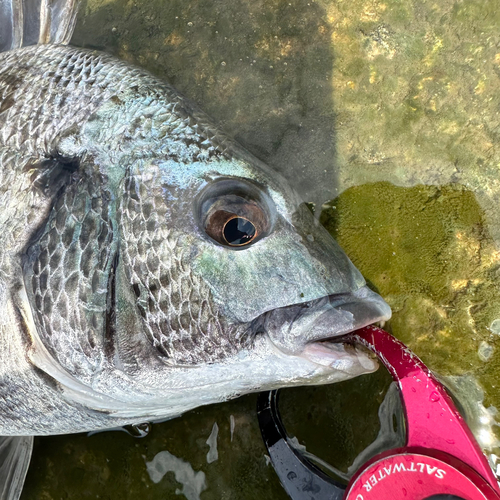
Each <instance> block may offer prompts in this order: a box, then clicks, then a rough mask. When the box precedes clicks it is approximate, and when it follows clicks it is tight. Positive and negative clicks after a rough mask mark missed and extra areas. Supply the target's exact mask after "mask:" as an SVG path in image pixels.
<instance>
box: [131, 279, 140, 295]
mask: <svg viewBox="0 0 500 500" xmlns="http://www.w3.org/2000/svg"><path fill="white" fill-rule="evenodd" d="M132 288H133V289H134V293H135V296H136V298H139V297H140V296H141V290H140V288H139V285H138V284H137V283H134V284H133V285H132Z"/></svg>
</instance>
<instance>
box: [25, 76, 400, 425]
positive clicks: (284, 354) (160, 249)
mask: <svg viewBox="0 0 500 500" xmlns="http://www.w3.org/2000/svg"><path fill="white" fill-rule="evenodd" d="M149 88H150V87H148V86H146V85H144V86H142V87H141V86H135V87H134V90H132V91H130V92H129V93H128V94H127V95H125V96H124V95H120V96H115V98H113V99H109V100H108V101H107V103H106V104H104V105H103V106H101V107H100V108H99V110H97V111H96V112H95V113H94V114H93V115H92V117H90V118H89V119H88V120H87V122H86V124H85V125H84V126H83V127H82V128H79V129H78V130H76V131H75V130H71V131H70V132H69V133H67V134H66V135H65V137H63V138H62V139H61V140H60V141H59V143H58V154H59V155H60V156H61V157H79V158H80V162H81V164H82V165H84V164H87V166H88V168H87V170H88V172H89V173H88V177H89V179H90V180H87V181H85V179H84V176H83V177H82V179H83V180H81V179H80V180H79V181H77V182H76V183H75V184H74V185H72V186H70V187H69V188H67V189H66V191H67V192H68V193H70V194H68V195H65V196H67V197H68V196H69V199H68V200H66V201H64V202H59V201H58V202H56V203H55V204H54V209H55V210H56V211H57V210H58V207H62V208H61V210H65V211H66V212H67V213H68V214H67V215H65V217H66V219H64V217H62V216H61V217H59V215H58V214H57V213H54V214H52V215H51V218H52V219H51V220H52V221H51V220H49V223H48V225H47V227H48V228H49V229H48V230H46V231H45V233H44V234H42V236H41V237H40V238H39V239H38V241H37V243H36V245H34V247H33V248H34V250H31V253H30V252H28V254H29V255H30V256H29V259H28V261H29V262H30V263H31V264H30V265H31V266H32V267H31V268H30V267H29V266H28V267H27V268H26V274H27V275H29V276H31V275H32V274H35V275H36V274H37V269H38V268H41V265H38V267H37V264H36V260H37V259H39V256H40V255H43V253H44V252H45V250H44V245H50V244H52V243H51V241H52V240H54V238H52V240H51V231H52V229H50V228H51V227H54V226H57V224H58V221H59V219H61V220H66V225H70V226H71V224H73V225H74V224H77V223H75V222H74V221H78V220H80V221H83V222H81V225H82V226H84V225H85V221H86V220H87V219H86V217H87V216H83V215H81V216H78V215H77V214H75V213H71V212H72V211H74V210H75V209H76V208H75V207H80V208H81V207H87V208H86V209H85V210H87V213H88V214H94V216H95V214H97V216H96V217H97V219H98V221H97V222H95V223H93V225H92V228H94V229H93V230H94V233H93V234H94V235H95V239H94V240H92V237H87V238H86V244H88V243H89V241H90V243H91V244H90V247H92V248H94V254H95V255H94V257H93V260H92V259H91V262H92V265H93V266H94V268H95V270H94V271H92V270H89V271H88V272H87V271H85V272H84V274H85V276H87V275H88V280H89V283H90V282H91V284H92V286H90V284H89V285H88V287H87V288H88V289H89V293H88V294H82V293H81V292H78V293H77V294H76V295H75V293H76V292H74V291H73V292H71V291H70V292H68V296H71V293H73V297H76V298H75V304H74V306H75V307H74V311H76V312H74V314H75V315H76V314H77V312H78V311H79V312H78V318H82V317H86V318H87V320H86V322H85V325H87V329H88V328H89V326H88V325H92V328H94V329H96V330H100V331H101V333H99V332H98V334H96V335H95V336H94V337H95V338H94V340H93V342H92V345H91V346H90V347H88V348H87V349H85V342H87V338H88V337H89V333H88V332H85V338H83V334H82V333H81V332H78V331H77V328H76V329H75V328H73V330H74V333H73V334H72V335H74V337H75V341H74V342H73V341H72V342H71V350H72V352H73V354H72V355H62V354H61V352H62V351H63V350H64V349H61V345H62V344H61V342H60V341H58V343H57V345H56V344H55V343H54V338H56V337H57V335H54V331H53V330H54V328H53V324H54V321H53V320H50V318H49V319H47V315H46V314H45V315H43V314H41V313H40V314H38V326H39V330H42V331H43V328H44V325H45V327H52V335H51V337H50V338H49V337H48V336H47V337H46V338H45V344H46V346H47V345H48V344H50V343H51V342H52V344H50V345H49V351H51V352H52V355H53V356H54V357H55V358H57V361H58V363H59V364H60V365H61V366H62V367H63V369H64V370H65V371H66V372H69V373H70V374H71V376H72V377H76V378H78V380H79V382H82V381H83V382H84V383H85V385H86V387H87V389H86V392H85V394H86V396H85V397H87V396H88V394H89V390H88V386H89V385H91V386H92V391H98V392H99V394H100V395H99V397H101V395H102V393H106V394H108V395H109V396H110V397H112V398H113V403H109V404H108V403H106V404H108V406H106V405H105V406H106V408H108V409H109V408H111V407H113V408H115V410H116V411H118V412H119V413H120V412H121V413H120V414H121V415H128V416H130V417H134V419H137V418H145V417H146V416H155V417H167V416H172V415H174V414H179V413H182V412H183V411H186V410H187V409H189V408H192V407H195V406H199V405H200V404H207V403H211V402H214V401H222V400H226V399H229V398H231V397H235V396H236V395H239V394H242V393H248V392H254V391H258V390H263V389H271V388H276V387H282V386H292V385H304V384H322V383H329V382H334V381H339V380H344V379H347V378H350V377H353V376H356V375H359V374H362V373H367V372H370V371H373V370H375V369H376V367H377V363H376V361H374V359H373V357H371V356H370V355H368V354H367V353H366V352H365V351H364V350H362V349H361V348H357V347H352V346H348V345H344V344H342V343H339V342H334V339H335V338H336V337H338V336H341V335H343V334H345V333H348V332H351V331H353V330H356V329H358V328H361V327H363V326H366V325H368V324H371V323H374V322H378V321H383V320H386V319H388V318H389V317H390V314H391V312H390V308H389V306H388V305H387V304H386V303H385V302H384V300H383V299H382V298H381V297H380V296H379V295H377V294H376V293H375V292H373V291H371V290H370V289H369V288H368V287H367V286H366V283H365V280H364V279H363V277H362V276H361V274H360V273H359V271H358V270H357V269H356V268H355V266H354V265H353V264H352V263H351V261H350V260H349V259H348V257H347V256H346V255H345V253H344V252H343V250H342V249H341V248H340V246H339V245H338V244H337V243H336V241H335V240H334V239H333V238H332V237H331V236H330V234H329V233H328V232H327V231H326V230H325V229H324V228H323V227H322V226H321V224H319V222H318V221H317V220H316V219H315V218H314V216H313V215H312V213H311V212H310V210H309V209H308V208H307V206H306V205H305V204H304V203H303V202H302V201H301V200H300V198H299V197H298V196H297V194H296V193H295V192H294V191H293V189H292V188H291V187H290V186H289V184H288V183H287V182H286V180H285V179H283V178H282V177H281V176H280V175H278V174H277V173H275V172H273V171H272V170H271V169H270V168H269V167H267V166H266V165H265V164H263V163H262V162H261V161H259V160H258V159H256V158H255V157H253V156H252V155H251V154H249V153H248V152H246V151H245V150H244V149H243V148H241V147H240V146H238V145H237V144H236V143H234V142H233V141H232V140H231V139H229V138H227V137H226V136H225V135H224V134H222V133H220V132H218V131H216V129H214V127H213V126H212V124H211V122H210V121H209V120H208V119H207V118H206V117H204V115H202V114H201V113H200V112H198V111H197V110H196V109H195V108H193V107H192V106H191V105H190V104H188V103H186V101H185V100H183V99H182V98H180V97H178V96H177V95H176V94H175V95H174V97H172V92H173V91H172V89H171V88H170V87H165V86H164V87H163V89H164V90H163V92H161V91H158V90H157V89H156V90H154V92H152V91H150V90H148V89H149ZM165 88H166V90H165ZM160 90H161V86H160ZM172 102H174V105H172ZM214 130H215V131H214ZM84 170H85V169H84V168H83V166H81V167H80V171H84ZM78 182H80V184H81V186H78ZM98 186H99V188H98ZM82 188H83V190H84V191H85V189H86V190H87V192H88V193H90V194H89V196H90V198H91V200H90V201H85V202H79V203H76V202H75V201H74V199H79V198H78V196H79V195H77V194H71V191H72V190H74V192H75V193H78V190H79V189H82ZM95 198H98V200H97V201H95ZM72 200H73V201H72ZM92 200H94V201H92ZM103 200H104V201H103ZM68 207H69V208H68ZM104 212H105V213H104ZM60 226H61V227H62V228H64V227H66V226H64V224H61V225H60ZM104 226H106V227H107V229H106V230H104V229H102V227H104ZM99 227H101V229H99ZM61 231H62V232H63V233H64V231H66V229H61ZM82 231H83V229H82V228H81V229H80V234H82ZM52 232H53V231H52ZM103 232H104V233H105V237H101V236H102V233H103ZM75 234H76V233H75V232H74V230H72V232H71V238H72V239H71V238H69V237H67V238H65V237H64V234H63V235H62V236H61V235H60V236H59V238H60V240H61V241H63V243H64V241H67V242H69V243H68V245H70V246H71V245H72V244H73V243H72V242H74V241H75ZM58 241H59V240H58ZM53 244H54V245H59V246H61V243H60V241H59V242H57V241H56V243H53ZM80 246H81V245H80ZM90 247H89V248H90ZM85 248H86V249H87V247H85ZM86 249H85V250H84V251H83V253H82V255H83V254H84V253H85V251H86ZM63 250H64V249H63ZM67 251H68V249H66V250H64V252H67ZM91 251H92V250H89V252H91ZM51 252H52V253H51ZM48 253H51V254H53V253H54V251H53V250H50V251H49V252H48ZM37 255H38V257H37ZM89 255H90V254H89ZM61 259H62V260H63V261H64V262H66V261H67V259H66V257H62V258H61ZM61 259H59V261H60V260H61ZM74 262H75V265H76V266H80V267H82V266H83V265H84V261H83V257H82V258H81V259H80V260H79V261H78V260H75V261H74ZM89 265H90V264H88V265H87V266H85V267H88V266H89ZM73 271H74V269H73V270H71V269H69V270H67V271H65V272H66V273H69V272H73ZM96 276H97V277H96ZM94 281H95V282H96V283H94ZM31 283H33V285H31ZM47 283H49V285H47ZM42 285H43V286H46V287H49V286H50V278H49V279H48V280H47V279H46V278H45V279H44V280H43V281H42V279H41V278H40V277H35V278H33V280H32V281H31V282H30V286H33V287H34V289H33V290H34V291H33V292H32V301H33V302H35V303H36V302H37V300H38V303H42V302H43V301H42V299H37V297H36V294H37V293H38V290H40V289H41V287H42ZM91 291H93V292H95V294H98V293H101V296H100V299H99V300H97V299H89V296H91V293H90V292H91ZM46 295H47V294H46ZM89 302H91V304H89ZM99 304H101V306H100V307H101V310H102V316H103V318H104V319H103V320H102V321H100V320H99V319H97V320H96V319H95V315H96V313H95V311H96V310H98V305H99ZM55 309H56V306H54V305H52V306H51V313H53V311H54V310H55ZM70 314H72V313H70ZM60 316H61V315H60V314H59V315H58V316H57V318H56V319H57V321H58V322H59V323H58V324H60V323H61V318H60ZM44 322H45V323H44ZM75 322H76V320H75V321H73V323H75ZM68 325H69V326H70V327H71V325H72V323H68ZM70 327H68V328H66V330H63V329H61V332H60V336H61V337H64V338H67V336H68V331H70ZM99 335H100V337H99ZM96 338H97V341H96V340H95V339H96ZM64 342H66V344H67V343H68V341H67V340H65V341H64ZM79 346H83V347H79ZM75 350H76V351H79V352H77V354H75V353H74V352H75ZM96 353H97V354H96ZM75 360H77V361H75ZM82 367H83V368H82ZM82 374H83V375H82ZM52 375H53V376H54V377H55V378H57V379H58V380H59V381H60V382H61V380H62V377H61V376H60V375H59V376H57V375H54V373H53V374H52ZM106 378H107V379H106ZM111 379H113V380H114V382H110V380H111ZM125 381H126V382H125ZM124 384H125V385H124ZM70 385H72V383H66V386H67V387H69V386H70ZM124 387H126V389H125V388H124ZM73 388H74V391H73V397H74V399H78V397H79V396H77V395H75V394H76V392H78V389H77V387H76V385H75V384H73ZM118 388H121V389H118ZM120 391H121V392H120ZM69 392H70V391H69V390H67V391H66V394H69ZM120 398H121V399H120ZM117 400H121V401H122V403H123V405H122V406H120V405H119V407H116V401H117ZM96 401H97V398H94V405H95V404H96Z"/></svg>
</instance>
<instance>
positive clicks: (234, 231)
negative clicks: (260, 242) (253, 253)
mask: <svg viewBox="0 0 500 500" xmlns="http://www.w3.org/2000/svg"><path fill="white" fill-rule="evenodd" d="M255 233H256V229H255V226H254V225H253V224H252V223H251V222H250V221H249V220H248V219H244V218H243V217H233V218H232V219H230V220H228V221H227V223H226V225H225V226H224V229H223V230H222V234H223V235H224V239H225V240H226V241H227V243H228V244H229V245H233V246H241V245H246V244H247V243H250V242H251V241H252V240H253V239H254V237H255Z"/></svg>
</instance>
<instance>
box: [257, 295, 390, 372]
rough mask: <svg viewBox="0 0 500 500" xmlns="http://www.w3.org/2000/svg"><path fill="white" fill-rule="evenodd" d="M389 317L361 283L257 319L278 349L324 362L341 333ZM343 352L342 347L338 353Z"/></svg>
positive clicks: (386, 309)
mask: <svg viewBox="0 0 500 500" xmlns="http://www.w3.org/2000/svg"><path fill="white" fill-rule="evenodd" d="M390 317H391V309H390V307H389V305H388V304H387V303H386V302H385V301H384V300H383V299H382V297H380V295H378V294H377V293H375V292H373V291H372V290H370V289H369V288H368V287H367V286H363V287H361V288H358V289H357V290H355V291H352V292H349V293H338V294H332V295H326V296H323V297H321V298H319V299H315V300H313V301H310V302H304V303H296V304H291V305H289V306H285V307H282V308H278V309H274V310H272V311H268V312H267V313H264V314H263V315H262V317H260V318H259V320H260V321H259V323H260V325H261V327H262V329H263V331H264V332H265V333H266V334H267V336H268V337H269V339H270V340H271V342H272V343H273V344H274V345H275V347H276V348H278V349H279V350H280V351H282V352H284V353H285V354H288V355H296V356H301V357H305V358H307V359H310V360H311V361H314V362H315V363H318V361H319V364H322V365H325V364H326V363H327V362H328V359H330V358H331V356H330V354H331V351H332V350H333V351H339V349H340V346H341V345H342V344H343V342H342V337H343V336H344V335H346V334H348V333H350V332H353V331H355V330H359V329H360V328H363V327H365V326H368V325H371V324H374V323H378V322H382V321H387V320H388V319H390ZM332 344H336V345H337V347H334V346H332ZM344 347H345V346H344ZM321 353H323V354H325V356H326V359H325V360H321V359H320V357H321ZM337 353H338V352H337ZM345 355H346V353H345V349H344V351H343V353H342V356H344V357H345ZM356 355H358V353H357V354H356ZM318 356H319V357H318ZM332 360H333V358H332Z"/></svg>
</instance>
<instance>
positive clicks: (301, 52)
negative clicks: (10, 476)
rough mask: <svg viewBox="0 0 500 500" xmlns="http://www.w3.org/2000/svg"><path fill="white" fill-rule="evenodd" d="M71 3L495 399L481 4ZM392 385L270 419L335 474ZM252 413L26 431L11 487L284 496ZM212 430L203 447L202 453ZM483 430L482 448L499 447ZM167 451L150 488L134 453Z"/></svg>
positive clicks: (332, 397)
mask: <svg viewBox="0 0 500 500" xmlns="http://www.w3.org/2000/svg"><path fill="white" fill-rule="evenodd" d="M82 7H83V8H82V10H81V12H80V16H79V21H78V26H77V30H76V33H75V36H74V38H73V42H72V43H73V44H74V45H77V46H85V47H94V48H99V49H103V50H106V51H108V52H110V53H113V54H116V55H117V56H119V57H121V58H123V59H126V60H128V61H130V62H133V63H136V64H139V65H141V66H143V67H145V68H147V69H149V70H150V71H152V72H154V73H156V74H157V75H160V76H162V77H164V78H165V79H167V80H168V81H170V82H171V83H172V84H174V85H175V86H176V87H177V88H178V89H179V90H180V91H181V92H182V93H184V94H185V95H186V96H188V97H189V98H191V99H192V100H193V101H195V102H197V103H198V104H199V105H200V106H201V107H202V108H203V109H204V110H205V111H207V112H208V113H209V114H210V115H212V116H213V117H214V118H215V119H216V120H217V121H219V122H220V123H221V125H222V127H223V128H224V129H225V130H226V131H228V132H229V133H231V134H232V135H233V136H234V137H236V138H237V139H238V140H239V141H240V142H241V143H242V144H243V145H244V146H245V147H246V148H247V149H249V150H250V151H252V152H253V153H254V154H256V155H257V156H258V157H259V158H261V159H263V160H264V161H266V162H267V163H269V164H270V165H271V166H272V167H274V168H275V169H276V170H278V171H280V172H282V173H283V174H284V175H285V176H286V177H287V178H288V179H289V180H290V182H292V183H293V184H295V186H296V188H297V189H298V190H299V191H300V193H301V194H302V196H303V197H304V199H305V200H307V201H310V202H313V203H315V205H316V212H317V214H318V215H320V214H321V220H322V222H323V223H324V224H325V225H326V227H327V228H328V229H329V230H330V231H331V233H332V234H333V235H334V237H336V238H337V240H338V241H339V242H340V244H341V245H342V246H343V248H344V249H345V250H346V252H347V254H348V255H349V256H350V258H351V259H352V260H353V262H354V263H355V265H356V266H357V267H358V268H359V269H360V270H361V272H362V273H363V274H364V276H365V277H366V278H367V280H368V281H369V283H370V285H371V286H372V287H373V288H374V289H376V290H378V291H379V292H380V293H381V294H382V295H383V296H384V298H386V300H387V301H388V302H389V304H390V305H391V307H392V308H393V311H394V317H393V319H392V320H391V321H390V322H389V324H387V325H386V328H387V329H389V330H390V331H391V332H392V333H394V334H395V335H396V336H397V337H398V338H400V339H401V340H403V341H404V342H405V343H407V344H408V345H409V346H410V347H411V348H412V349H413V350H414V351H415V352H416V353H417V354H418V355H419V356H420V357H421V358H422V359H423V360H424V361H425V362H426V363H427V364H428V365H429V366H430V367H431V368H432V369H433V370H435V371H436V372H437V373H438V374H440V376H442V377H444V380H447V381H448V384H449V385H450V386H452V387H453V388H454V390H455V391H456V393H457V395H458V397H459V398H460V397H461V398H462V399H463V400H468V401H467V402H468V406H466V410H467V411H468V413H469V414H470V415H473V414H474V412H476V413H477V412H478V411H479V410H480V411H483V410H484V411H487V410H486V409H485V408H488V407H490V406H493V407H498V408H500V393H499V391H498V386H497V380H498V375H499V370H500V344H499V335H500V327H499V326H498V325H499V324H500V290H499V286H498V283H499V278H500V253H499V251H498V248H499V247H498V243H499V241H500V221H499V215H498V214H499V211H498V209H497V207H498V201H499V194H500V176H499V175H498V167H499V165H500V147H499V146H498V133H499V116H500V115H499V114H498V109H499V105H500V102H499V101H500V92H498V90H499V77H500V49H499V47H500V30H499V28H498V26H500V11H499V9H498V5H497V2H496V1H495V0H490V1H477V0H464V1H459V2H458V1H457V2H456V1H452V0H449V1H447V0H443V1H440V2H427V1H422V2H411V1H410V0H400V1H396V0H389V1H385V0H384V1H377V0H371V1H369V0H368V1H365V0H353V1H350V2H344V1H330V0H321V1H312V0H300V1H288V0H286V1H278V0H273V1H263V0H262V1H247V0H242V1H239V2H231V1H228V0H218V1H213V0H212V1H208V0H206V1H195V2H184V1H182V2H181V1H180V0H171V1H170V0H169V1H166V0H148V1H146V0H140V1H139V0H137V1H135V2H134V1H125V0H117V1H112V0H88V1H87V2H85V1H84V4H83V6H82ZM324 202H328V203H326V205H325V206H323V207H322V208H321V204H322V203H324ZM446 377H451V378H446ZM389 381H390V379H389V377H388V375H387V374H386V373H384V372H383V371H379V372H378V373H376V374H372V375H370V376H365V377H360V378H359V379H356V380H353V381H348V382H345V383H342V384H338V385H336V386H328V387H317V388H298V389H293V390H287V391H285V392H284V393H283V397H282V413H283V418H284V420H285V423H286V425H287V427H288V429H289V431H290V433H292V434H295V435H296V436H297V437H298V439H299V441H300V442H301V443H302V444H305V445H306V446H307V449H308V450H309V451H311V452H313V453H316V454H317V455H319V456H321V457H322V458H324V459H325V460H327V461H329V462H330V463H332V464H333V465H335V466H337V467H339V468H341V469H343V470H346V468H347V467H348V465H349V464H350V462H351V461H352V460H353V459H354V457H355V456H356V454H357V453H358V452H359V451H361V450H362V449H363V448H364V447H365V446H367V445H368V444H369V443H370V442H371V441H372V440H373V439H374V438H375V437H376V435H377V432H378V426H377V425H378V424H377V422H378V418H377V408H378V405H379V404H380V403H381V401H382V399H383V397H384V393H385V390H386V389H387V387H388V383H389ZM476 383H479V384H480V386H479V387H480V388H482V390H483V391H484V401H481V399H482V398H483V395H482V393H481V389H479V388H478V386H476V385H475V384H476ZM476 402H477V403H482V404H484V406H482V405H479V404H476ZM255 406H256V396H255V395H250V396H245V397H242V398H240V399H238V400H235V401H231V402H228V403H224V404H220V405H214V406H210V407H206V408H200V409H197V410H194V411H192V412H189V413H188V414H186V415H184V416H183V417H181V418H178V419H175V420H172V421H170V422H165V423H163V424H155V425H153V427H152V430H151V432H150V433H149V435H148V436H147V437H145V438H142V439H137V438H133V437H131V436H128V435H127V434H125V433H122V432H109V433H102V434H96V435H94V436H92V437H87V436H85V435H77V436H61V437H51V438H39V439H37V440H36V442H35V452H34V457H33V462H32V465H31V468H30V471H29V473H28V479H27V483H26V487H25V490H24V492H23V496H22V498H23V500H27V499H59V498H71V499H76V500H78V499H87V498H102V499H115V498H151V499H169V498H184V497H186V498H189V499H190V500H191V499H196V498H200V499H201V500H209V499H224V498H227V499H230V498H231V499H234V498H237V499H245V498H255V497H258V498H262V499H271V498H272V499H280V498H282V499H285V498H286V495H285V494H284V492H283V491H282V489H281V487H280V485H279V483H278V480H277V479H276V477H275V475H274V473H273V470H272V467H271V466H270V465H268V464H267V460H266V457H265V448H264V445H263V444H262V440H261V438H260V433H259V429H258V424H257V419H256V413H255ZM478 408H479V410H478ZM483 413H484V412H483ZM494 413H495V412H494V410H493V409H491V410H490V411H489V412H488V415H490V416H491V419H492V421H494V420H493V419H494ZM471 418H472V417H471ZM215 422H216V423H217V425H218V428H219V432H218V436H217V440H216V443H217V448H216V449H217V454H218V458H217V460H215V461H213V462H211V463H208V460H207V454H208V453H209V451H210V450H212V454H211V455H210V456H211V457H212V458H213V456H214V454H213V451H214V450H213V448H214V444H213V439H212V441H211V444H212V447H210V446H209V445H208V444H207V439H208V438H209V436H210V435H211V432H212V430H213V426H214V423H215ZM231 422H234V428H233V431H231V429H232V424H231ZM473 429H474V431H475V432H476V434H477V435H480V434H481V428H480V427H477V426H474V425H473ZM483 431H484V429H483ZM483 435H484V432H483ZM488 436H489V438H488ZM488 436H487V438H486V439H484V440H483V441H482V442H481V443H482V445H483V446H484V447H485V449H487V451H488V452H494V451H495V450H496V453H497V454H500V453H499V451H498V449H497V448H495V447H496V446H497V442H496V441H495V436H494V435H492V434H491V433H489V434H488ZM488 439H490V440H489V441H488ZM164 451H168V452H169V454H170V455H168V456H167V455H162V456H163V457H164V459H165V460H163V462H162V464H163V465H161V464H160V465H161V467H163V469H162V471H163V472H165V474H164V475H163V476H162V478H161V479H160V480H159V481H158V482H157V483H156V482H154V481H153V480H152V477H151V476H150V474H149V473H148V466H147V463H148V462H152V461H153V459H154V458H155V456H157V454H159V453H160V452H164ZM165 457H166V458H165ZM172 457H177V459H176V458H172ZM167 458H168V460H167ZM155 464H156V462H155ZM159 467H160V466H159ZM161 467H160V469H161ZM167 469H169V470H170V471H169V472H166V470H167ZM160 472H161V471H160ZM176 491H177V492H178V493H176ZM182 495H184V497H183V496H182Z"/></svg>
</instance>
